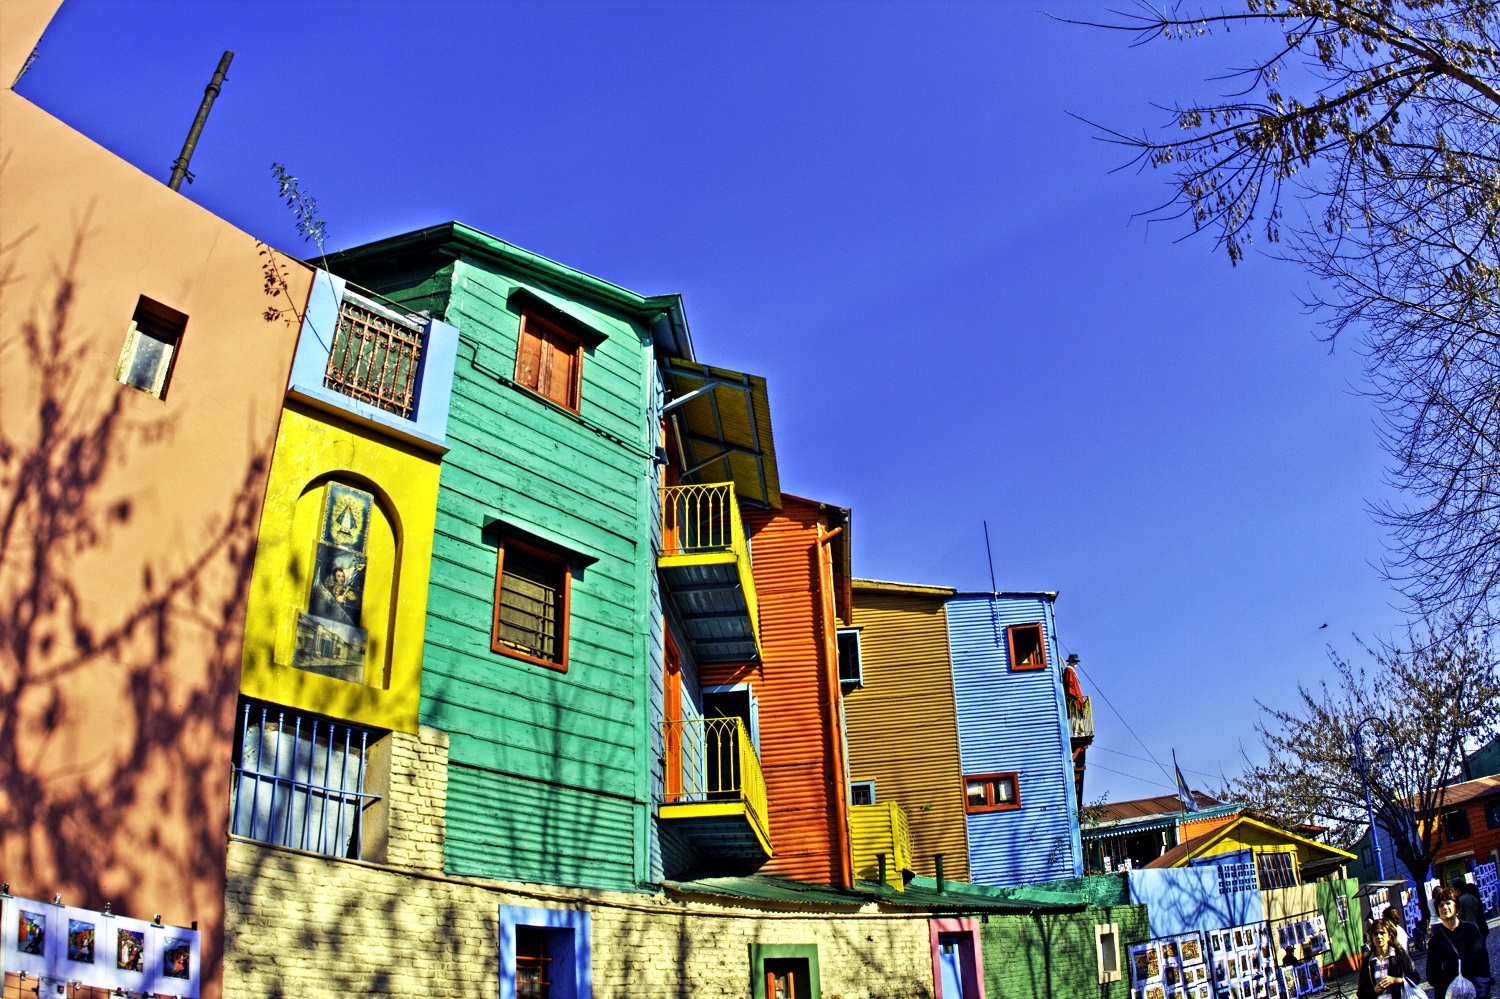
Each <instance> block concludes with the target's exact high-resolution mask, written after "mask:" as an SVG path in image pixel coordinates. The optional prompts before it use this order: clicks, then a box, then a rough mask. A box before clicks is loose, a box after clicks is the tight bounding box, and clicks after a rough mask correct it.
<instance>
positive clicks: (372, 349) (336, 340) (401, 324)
mask: <svg viewBox="0 0 1500 999" xmlns="http://www.w3.org/2000/svg"><path fill="white" fill-rule="evenodd" d="M421 364H422V329H421V328H420V327H419V326H417V325H416V324H415V323H413V322H411V321H410V320H407V319H403V318H401V317H399V316H398V315H397V313H396V312H395V311H394V310H392V309H388V308H386V307H384V306H382V305H379V304H378V303H376V302H374V301H372V300H370V299H368V298H365V297H364V296H362V295H358V294H355V293H354V292H352V291H345V292H344V301H343V303H342V304H341V305H340V306H339V321H338V326H337V328H336V329H335V331H334V335H333V349H332V350H330V351H329V352H328V370H327V371H326V372H325V373H324V375H323V384H324V385H325V386H326V387H328V388H331V389H333V390H334V391H335V392H341V393H343V394H344V395H347V396H349V397H350V398H352V399H358V400H359V401H360V402H366V403H369V404H370V405H372V406H376V407H378V408H380V409H383V410H385V411H386V412H388V413H395V414H396V415H397V416H400V417H403V418H406V419H410V418H411V415H412V413H413V412H414V411H415V410H416V406H417V372H418V370H419V369H420V367H421Z"/></svg>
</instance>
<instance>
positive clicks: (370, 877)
mask: <svg viewBox="0 0 1500 999" xmlns="http://www.w3.org/2000/svg"><path fill="white" fill-rule="evenodd" d="M446 743H447V739H446V736H445V735H444V734H443V733H441V732H438V731H436V730H433V729H423V730H422V731H421V732H420V733H419V735H417V736H410V735H402V734H401V733H395V734H393V735H392V736H391V737H390V746H389V750H388V751H389V760H390V782H389V787H388V789H387V796H388V801H389V807H390V817H389V822H388V830H389V839H388V843H387V845H386V849H385V857H386V861H385V863H383V864H375V863H366V862H359V861H348V860H336V859H332V858H329V857H322V856H316V855H313V854H307V853H302V852H300V851H295V850H286V849H281V848H277V847H269V846H264V845H261V844H257V843H250V842H246V841H242V840H235V841H233V842H231V843H230V848H229V878H228V887H227V892H226V899H225V902H226V927H225V931H226V932H225V935H226V940H227V943H226V959H225V976H224V977H225V997H226V999H252V997H254V999H264V997H274V999H280V997H290V996H296V997H299V999H300V997H309V999H312V997H318V996H329V997H332V996H339V997H343V996H347V995H422V996H431V997H438V999H446V997H469V996H474V997H480V996H483V997H493V996H494V995H495V994H496V989H497V984H496V983H497V979H498V975H499V956H498V947H499V907H500V906H501V905H520V906H541V907H558V908H579V909H583V910H586V911H588V912H589V913H590V914H591V919H592V923H593V980H594V995H595V996H597V997H600V999H605V997H634V996H663V995H671V996H714V997H739V996H746V997H748V996H749V995H750V967H749V958H750V954H749V951H750V944H752V943H800V944H808V943H812V944H816V945H817V946H818V959H819V963H820V966H821V981H822V994H823V996H824V997H825V999H872V997H876V996H878V997H881V999H903V997H913V999H915V997H930V996H931V994H932V960H931V950H930V945H929V939H928V931H927V920H926V918H925V917H924V916H920V915H895V914H892V913H888V912H881V911H879V910H878V909H877V908H876V907H875V906H866V907H864V908H862V909H859V910H852V909H851V910H848V911H845V912H841V913H838V914H828V915H811V916H810V915H808V914H807V912H806V909H802V910H800V911H787V910H789V909H790V906H779V907H778V906H775V905H759V904H756V903H746V904H744V905H722V904H715V903H710V902H700V901H696V900H690V899H684V898H681V897H675V896H670V897H669V896H665V895H660V894H632V893H627V892H598V891H581V890H574V889H562V888H549V887H544V886H537V885H522V884H504V883H498V882H487V881H482V880H478V879H471V878H460V877H450V876H447V875H445V874H443V872H442V856H443V844H442V833H443V821H442V816H443V805H444V786H445V785H444V780H443V774H444V773H445V769H446V755H447V754H446ZM1089 933H1090V934H1092V929H1090V930H1089ZM1091 939H1092V938H1091ZM1090 947H1091V949H1090V955H1091V954H1092V945H1090ZM1092 960H1093V959H1092V956H1090V958H1089V961H1090V967H1092ZM1058 994H1063V993H1058Z"/></svg>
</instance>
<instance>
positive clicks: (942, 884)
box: [932, 853, 948, 895]
mask: <svg viewBox="0 0 1500 999" xmlns="http://www.w3.org/2000/svg"><path fill="white" fill-rule="evenodd" d="M932 863H933V866H934V867H936V868H937V890H938V894H939V895H941V894H942V893H943V891H944V890H945V889H946V888H947V887H948V879H947V878H945V877H943V855H942V854H941V853H934V854H933V855H932Z"/></svg>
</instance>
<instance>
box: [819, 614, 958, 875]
mask: <svg viewBox="0 0 1500 999" xmlns="http://www.w3.org/2000/svg"><path fill="white" fill-rule="evenodd" d="M949 592H950V591H944V590H940V589H936V588H933V587H915V588H909V587H901V586H900V585H899V584H898V585H897V588H895V589H889V588H885V587H881V588H869V587H867V586H864V585H862V584H856V587H855V591H854V594H855V595H854V621H853V624H854V626H855V627H857V628H859V629H860V632H859V646H860V658H861V660H862V668H863V672H864V686H862V687H860V688H857V689H854V690H850V691H847V692H846V693H845V694H844V725H845V729H846V738H847V739H848V743H849V779H850V780H852V781H874V782H875V801H876V803H877V804H880V803H883V802H887V801H894V802H897V803H898V804H900V805H901V806H902V807H903V808H904V809H905V810H906V815H907V822H908V824H909V826H910V829H911V841H912V868H913V870H915V871H916V872H917V873H918V874H928V875H931V874H935V873H936V870H935V864H934V861H933V855H934V854H938V853H941V854H943V863H944V865H945V868H946V871H947V873H948V875H949V876H950V877H952V878H953V879H955V880H957V881H967V880H969V842H968V837H967V834H966V832H965V828H964V797H963V774H962V770H961V768H960V767H959V763H958V721H957V714H956V711H955V708H954V703H953V673H952V666H951V664H950V662H949V658H948V618H947V612H946V610H945V609H944V603H945V600H946V598H947V596H948V593H949Z"/></svg>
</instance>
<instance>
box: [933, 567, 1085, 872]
mask: <svg viewBox="0 0 1500 999" xmlns="http://www.w3.org/2000/svg"><path fill="white" fill-rule="evenodd" d="M1056 597H1057V595H1056V594H1055V593H996V594H991V593H982V594H960V595H958V596H956V597H954V598H953V599H952V600H950V601H949V603H948V605H947V612H948V613H947V616H948V643H949V650H950V655H951V658H952V662H953V689H954V699H955V701H956V705H957V711H958V743H959V760H960V765H961V767H962V769H963V778H964V780H963V783H964V800H965V813H966V814H965V821H966V824H967V827H968V839H969V870H970V878H971V880H973V881H974V882H975V883H977V884H989V885H1018V884H1029V883H1032V882H1038V881H1052V880H1057V879H1060V878H1071V877H1078V876H1079V875H1081V874H1082V873H1083V851H1082V848H1081V846H1080V844H1079V839H1078V805H1077V796H1076V793H1075V784H1074V773H1073V761H1072V748H1071V743H1070V738H1069V727H1068V715H1067V709H1066V706H1065V701H1064V697H1063V685H1062V669H1063V662H1062V659H1061V657H1060V656H1059V655H1058V651H1057V638H1056V631H1055V626H1054V622H1053V613H1052V608H1053V601H1054V600H1055V599H1056Z"/></svg>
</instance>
